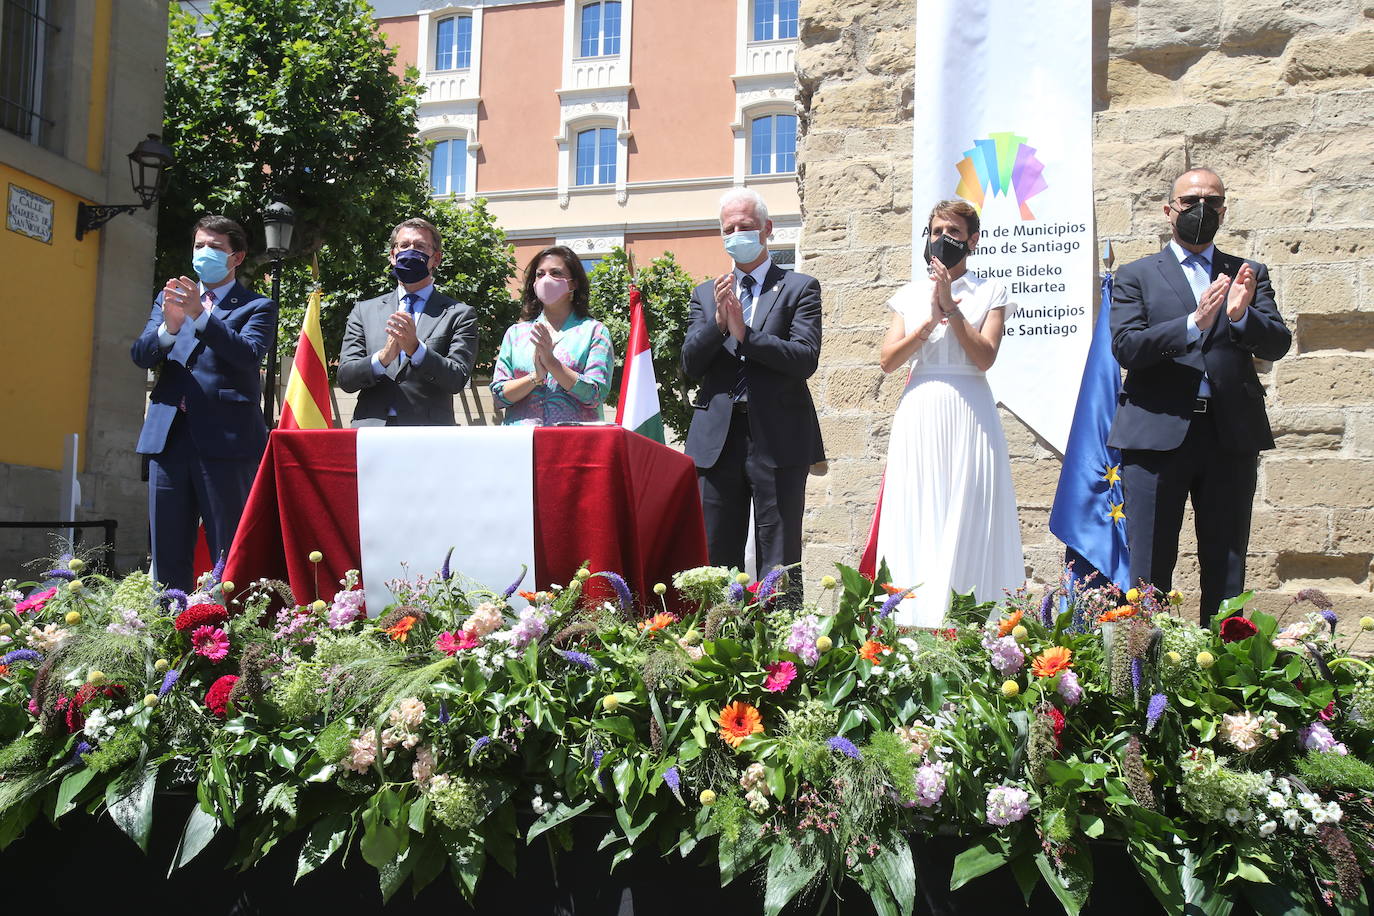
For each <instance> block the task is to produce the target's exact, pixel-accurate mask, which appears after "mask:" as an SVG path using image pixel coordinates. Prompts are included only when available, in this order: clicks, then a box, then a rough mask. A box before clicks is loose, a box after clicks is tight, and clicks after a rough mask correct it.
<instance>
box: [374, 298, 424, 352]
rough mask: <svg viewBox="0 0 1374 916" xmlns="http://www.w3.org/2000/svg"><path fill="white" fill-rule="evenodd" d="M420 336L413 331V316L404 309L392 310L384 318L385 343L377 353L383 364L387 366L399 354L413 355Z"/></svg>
mask: <svg viewBox="0 0 1374 916" xmlns="http://www.w3.org/2000/svg"><path fill="white" fill-rule="evenodd" d="M419 346H420V337H419V335H418V334H417V333H416V332H415V317H414V316H413V315H411V314H410V312H406V311H396V312H392V313H391V314H390V315H388V316H387V319H386V343H385V344H384V345H383V346H382V350H381V352H380V353H378V354H377V358H378V359H379V360H381V363H382V365H383V366H389V365H391V363H392V362H393V361H394V360H395V359H396V358H397V357H398V356H400V355H401V353H402V352H404V353H405V355H406V356H414V355H415V351H416V350H417V349H419Z"/></svg>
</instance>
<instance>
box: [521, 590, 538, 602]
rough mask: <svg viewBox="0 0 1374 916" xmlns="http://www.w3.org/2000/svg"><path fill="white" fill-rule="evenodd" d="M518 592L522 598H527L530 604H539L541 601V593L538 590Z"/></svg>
mask: <svg viewBox="0 0 1374 916" xmlns="http://www.w3.org/2000/svg"><path fill="white" fill-rule="evenodd" d="M516 594H518V595H519V596H520V597H521V598H524V599H525V600H526V601H528V602H529V603H530V604H538V603H539V593H538V592H517V593H516Z"/></svg>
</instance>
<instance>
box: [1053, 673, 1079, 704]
mask: <svg viewBox="0 0 1374 916" xmlns="http://www.w3.org/2000/svg"><path fill="white" fill-rule="evenodd" d="M1059 696H1060V697H1062V698H1063V700H1064V702H1065V703H1068V704H1069V705H1070V706H1077V705H1078V703H1079V701H1080V700H1082V699H1083V688H1082V686H1080V685H1079V683H1078V675H1077V674H1074V672H1073V669H1072V668H1069V669H1066V670H1064V671H1061V672H1060V673H1059Z"/></svg>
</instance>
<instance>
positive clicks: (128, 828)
mask: <svg viewBox="0 0 1374 916" xmlns="http://www.w3.org/2000/svg"><path fill="white" fill-rule="evenodd" d="M156 788H157V767H155V766H151V767H148V768H147V769H145V770H144V771H143V772H142V773H139V772H137V771H134V772H130V773H126V778H123V779H117V780H115V781H113V782H111V783H110V784H109V786H107V787H106V789H105V804H106V805H107V806H108V808H109V812H110V818H111V819H112V820H113V821H114V822H115V825H116V826H118V827H119V829H120V830H123V831H124V833H125V835H127V836H128V837H129V839H131V840H133V841H134V842H135V843H137V844H138V848H139V849H141V850H143V851H144V852H147V851H148V833H149V831H150V830H151V829H152V826H153V796H154V794H155V792H154V790H155V789H156Z"/></svg>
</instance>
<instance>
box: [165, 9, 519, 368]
mask: <svg viewBox="0 0 1374 916" xmlns="http://www.w3.org/2000/svg"><path fill="white" fill-rule="evenodd" d="M395 56H396V55H395V52H394V51H393V50H392V49H391V48H389V47H388V46H387V43H386V39H385V37H384V36H383V35H381V34H380V33H379V32H378V31H377V30H376V27H375V23H374V20H373V11H372V9H371V7H370V6H369V5H368V4H367V3H366V2H364V0H292V2H290V3H282V2H279V0H214V2H213V3H212V4H210V7H209V10H208V12H207V14H206V16H205V18H204V19H203V20H198V19H197V18H196V17H195V16H192V15H190V14H189V13H187V12H184V11H181V10H179V9H178V8H177V7H176V6H175V5H174V6H173V10H172V14H171V22H170V26H169V36H168V48H167V101H166V114H165V124H164V128H163V131H164V139H165V141H166V142H167V144H168V145H169V146H170V147H171V148H172V151H173V153H174V155H175V156H176V160H177V161H176V165H175V166H174V167H173V168H172V170H171V172H170V175H169V183H168V188H167V191H166V193H165V194H164V196H163V198H162V202H161V204H160V208H159V218H158V230H159V231H158V276H160V277H168V276H174V275H177V274H184V273H189V260H190V246H189V238H188V237H187V230H188V228H189V227H190V226H191V225H192V223H194V221H195V220H196V219H197V218H198V217H199V216H200V215H201V214H203V213H206V212H213V213H223V214H224V215H226V216H228V217H230V218H231V219H235V220H237V221H238V222H239V223H241V224H242V225H243V226H244V228H245V230H247V232H248V237H249V261H248V267H247V268H246V269H245V271H244V274H245V278H251V277H252V274H253V273H254V272H255V269H258V268H261V266H262V263H263V261H264V260H265V259H266V252H265V251H264V248H265V241H264V238H263V233H262V223H261V219H260V218H259V215H258V214H259V213H260V212H261V210H262V208H263V207H264V206H265V205H266V204H268V203H270V202H271V201H272V200H274V199H281V200H283V201H285V202H286V203H287V204H288V205H290V207H291V208H292V209H293V210H294V211H295V230H294V233H293V236H292V240H291V249H290V252H289V254H288V255H287V258H288V260H287V261H286V266H285V268H284V269H283V271H282V277H281V280H282V295H281V299H282V314H283V321H282V326H281V341H282V344H283V347H284V348H285V349H286V352H289V348H290V347H291V346H293V345H294V341H295V336H296V334H297V333H298V330H299V325H300V317H301V313H302V312H303V311H304V307H305V301H306V293H307V291H308V288H309V285H310V284H311V283H312V282H313V281H312V278H311V276H310V272H309V268H308V265H309V262H310V261H311V259H312V258H314V259H315V260H317V262H318V266H319V270H320V275H321V278H320V279H321V283H322V286H323V290H324V294H325V297H324V316H323V323H324V329H325V352H326V354H328V355H329V357H331V359H332V358H333V357H334V356H335V355H336V354H337V353H338V351H339V344H340V340H341V337H342V331H343V325H344V321H345V320H346V318H347V315H348V311H349V310H350V309H351V308H352V304H353V302H354V301H356V300H358V299H361V298H368V297H370V296H375V295H378V294H380V293H382V292H383V291H385V290H386V289H388V288H390V287H391V286H392V285H393V284H394V281H393V280H391V279H390V277H389V274H388V264H387V239H388V236H389V233H390V231H391V228H392V226H394V225H395V224H396V223H398V222H400V221H401V220H403V219H406V218H407V217H411V216H424V217H426V218H428V219H430V220H431V221H432V222H434V223H435V224H436V225H437V226H438V227H439V228H440V233H441V236H442V239H443V242H444V248H445V257H444V267H443V269H442V270H441V271H440V272H439V274H438V277H437V280H438V283H439V287H440V289H442V290H444V291H446V292H448V293H449V294H451V295H453V296H455V297H457V298H460V299H463V300H464V301H467V302H468V303H469V304H471V305H473V306H474V307H475V308H476V309H477V310H478V313H479V315H480V316H481V323H482V331H483V342H482V345H481V349H480V351H479V357H480V356H482V355H485V354H489V353H491V352H494V350H495V347H494V346H493V345H492V344H491V343H490V341H491V340H492V336H491V335H492V334H493V333H495V334H496V335H497V336H496V338H495V339H496V340H499V339H500V338H499V335H500V333H501V332H502V331H504V329H505V326H506V324H508V323H509V321H510V319H511V317H512V314H513V313H512V308H513V306H512V304H511V302H510V297H509V296H508V295H507V293H506V291H505V284H506V282H507V280H508V279H509V278H510V276H511V275H512V273H513V269H514V265H513V261H512V260H511V254H510V248H509V246H507V245H506V244H505V241H504V238H503V236H502V234H501V232H500V230H499V229H498V228H497V227H496V226H495V224H494V223H493V221H492V220H491V217H490V215H489V214H488V213H487V212H486V210H485V208H484V207H482V206H481V205H478V206H474V207H472V208H471V209H467V208H463V207H459V206H457V205H454V204H452V203H449V202H440V201H433V200H431V199H430V197H429V186H428V181H427V177H426V174H425V164H424V163H425V147H424V144H423V143H422V142H421V141H420V140H419V139H418V138H417V137H416V120H415V116H416V107H417V105H418V101H419V97H420V92H421V90H420V88H419V86H418V84H417V81H416V73H415V71H414V70H413V68H412V69H411V70H410V71H409V72H407V73H406V75H405V76H404V77H398V76H397V75H396V73H395V72H394V71H393V69H392V67H393V66H394V64H395ZM480 364H481V362H480V360H479V365H480ZM486 364H487V365H489V364H490V358H488V359H487V360H486Z"/></svg>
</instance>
